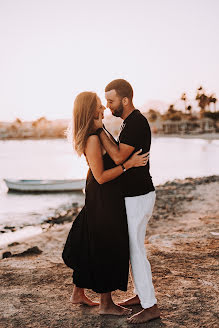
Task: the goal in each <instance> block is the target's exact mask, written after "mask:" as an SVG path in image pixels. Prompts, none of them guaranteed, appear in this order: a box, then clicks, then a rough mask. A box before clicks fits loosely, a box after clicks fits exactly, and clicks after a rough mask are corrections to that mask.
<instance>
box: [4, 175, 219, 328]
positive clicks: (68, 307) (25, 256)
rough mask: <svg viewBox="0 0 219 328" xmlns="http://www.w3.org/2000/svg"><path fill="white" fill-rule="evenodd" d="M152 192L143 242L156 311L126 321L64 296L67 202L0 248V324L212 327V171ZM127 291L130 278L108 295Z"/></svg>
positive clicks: (67, 283)
mask: <svg viewBox="0 0 219 328" xmlns="http://www.w3.org/2000/svg"><path fill="white" fill-rule="evenodd" d="M156 193H157V200H156V205H155V209H154V212H153V217H152V218H151V220H150V223H149V227H148V230H147V237H146V239H145V244H146V249H147V254H148V258H149V260H150V263H151V267H152V273H153V282H154V286H155V290H156V296H157V299H158V305H159V307H160V309H161V318H160V319H158V320H155V321H151V322H149V323H147V324H143V325H129V324H128V323H127V321H126V317H119V318H118V317H115V316H100V315H99V314H98V308H97V307H95V308H88V307H86V306H82V305H72V304H71V303H70V301H69V298H70V295H71V291H72V278H71V275H72V272H71V270H70V269H68V268H67V267H66V266H65V265H64V263H63V261H62V258H61V253H62V249H63V246H64V242H65V240H66V236H67V234H68V231H69V229H70V227H71V224H72V223H71V222H69V221H72V220H73V219H74V218H75V217H76V215H77V213H78V211H79V210H80V208H74V209H72V210H70V211H68V212H67V213H64V214H63V215H62V216H60V217H59V218H55V219H51V220H50V221H48V222H47V224H45V223H44V226H43V232H42V233H41V234H39V235H37V236H34V237H32V238H30V239H25V240H23V241H22V242H19V243H14V244H12V245H11V246H7V247H4V248H2V249H0V258H1V260H0V293H1V314H0V327H1V328H6V327H7V328H10V327H22V328H24V327H25V328H26V327H31V328H32V327H33V328H34V327H36V328H38V327H40V328H47V327H54V328H55V327H56V328H65V327H74V328H83V327H87V328H90V327H102V328H119V327H120V328H123V327H129V326H131V327H148V328H155V327H156V328H158V327H168V328H169V327H170V328H181V327H184V328H185V327H186V328H188V327H189V328H197V327H200V328H216V327H218V320H219V316H218V308H219V306H218V302H217V293H218V289H217V285H218V268H219V267H218V244H219V228H218V223H219V206H218V204H219V176H211V177H204V178H196V179H192V178H188V179H185V180H174V181H171V182H167V183H165V184H164V185H160V186H158V187H156ZM112 238H113V236H112ZM7 256H10V257H7ZM2 257H5V258H4V259H3V258H2ZM87 294H88V295H89V296H90V297H91V298H92V299H94V300H98V295H97V294H95V293H93V292H92V291H87ZM132 295H133V285H132V281H131V278H130V279H129V285H128V291H127V293H124V292H119V291H116V292H114V293H113V298H114V300H115V301H116V302H118V301H120V300H122V299H124V298H127V297H129V296H132ZM132 309H133V313H136V312H137V311H139V310H140V309H141V308H140V307H139V306H133V307H132Z"/></svg>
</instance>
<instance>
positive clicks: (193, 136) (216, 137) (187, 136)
mask: <svg viewBox="0 0 219 328" xmlns="http://www.w3.org/2000/svg"><path fill="white" fill-rule="evenodd" d="M152 137H153V138H183V139H203V140H219V132H218V133H217V132H215V133H202V134H162V133H152ZM56 139H57V140H63V139H66V140H67V138H66V137H65V136H64V137H56V136H54V137H45V138H42V137H30V138H29V137H26V138H25V137H19V138H15V137H9V138H7V137H6V138H0V141H8V140H19V141H22V140H56Z"/></svg>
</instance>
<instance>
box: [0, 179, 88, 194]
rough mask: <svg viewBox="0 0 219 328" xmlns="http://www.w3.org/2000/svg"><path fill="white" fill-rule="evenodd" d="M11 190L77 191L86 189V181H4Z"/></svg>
mask: <svg viewBox="0 0 219 328" xmlns="http://www.w3.org/2000/svg"><path fill="white" fill-rule="evenodd" d="M4 181H5V183H6V185H7V187H8V189H9V190H16V191H42V192H43V191H74V190H75V191H76V190H82V189H84V188H85V182H86V180H85V179H78V180H15V179H4Z"/></svg>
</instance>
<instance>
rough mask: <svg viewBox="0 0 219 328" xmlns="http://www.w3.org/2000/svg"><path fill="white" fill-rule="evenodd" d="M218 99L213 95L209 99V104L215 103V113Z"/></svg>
mask: <svg viewBox="0 0 219 328" xmlns="http://www.w3.org/2000/svg"><path fill="white" fill-rule="evenodd" d="M217 101H218V100H217V98H216V97H215V95H214V94H212V95H211V96H210V97H209V103H213V104H214V111H215V112H216V103H217Z"/></svg>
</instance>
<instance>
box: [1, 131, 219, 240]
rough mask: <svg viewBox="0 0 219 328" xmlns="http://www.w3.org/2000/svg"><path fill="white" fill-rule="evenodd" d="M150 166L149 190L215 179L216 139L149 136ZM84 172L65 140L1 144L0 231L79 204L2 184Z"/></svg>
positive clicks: (72, 195)
mask: <svg viewBox="0 0 219 328" xmlns="http://www.w3.org/2000/svg"><path fill="white" fill-rule="evenodd" d="M150 167H151V169H150V173H151V176H152V178H153V182H154V184H155V186H157V185H159V184H163V183H165V182H166V181H171V180H173V179H184V178H186V177H193V178H194V177H201V176H209V175H214V174H219V140H204V139H184V138H175V137H174V138H173V137H154V138H153V139H152V144H151V152H150ZM87 170H88V167H87V163H86V160H85V158H84V157H83V156H82V157H78V156H77V155H76V154H75V153H74V151H73V149H72V145H71V143H70V142H69V141H67V140H65V139H50V140H46V139H45V140H1V141H0V230H1V229H4V227H5V226H10V227H15V229H19V228H23V227H29V228H30V227H32V226H36V225H38V224H39V223H42V222H43V221H45V219H46V218H48V217H50V216H54V215H56V214H57V213H60V212H62V211H63V212H64V211H65V210H67V209H69V208H71V206H72V204H73V203H78V205H79V206H82V205H83V203H84V193H83V192H60V193H52V194H49V193H46V194H43V193H42V194H34V193H32V194H26V193H25V194H22V193H12V192H8V190H7V187H6V185H5V183H4V181H3V179H5V178H12V179H74V178H75V179H80V178H86V174H87ZM0 244H1V241H0Z"/></svg>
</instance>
